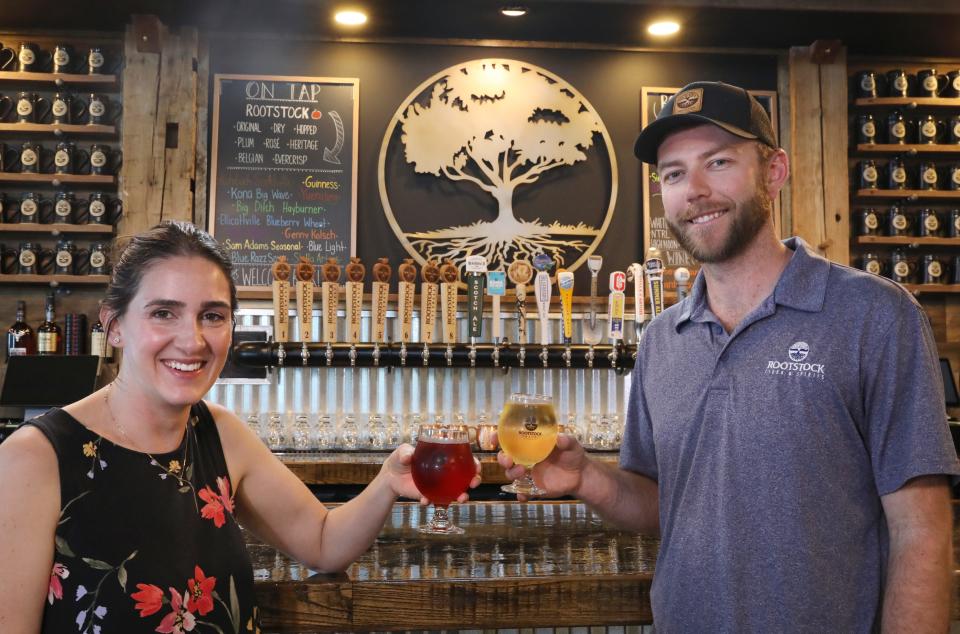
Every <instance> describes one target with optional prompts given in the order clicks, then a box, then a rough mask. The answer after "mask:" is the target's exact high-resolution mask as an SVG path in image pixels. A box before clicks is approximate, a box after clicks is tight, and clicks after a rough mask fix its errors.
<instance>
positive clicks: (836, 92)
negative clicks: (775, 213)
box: [782, 47, 850, 264]
mask: <svg viewBox="0 0 960 634" xmlns="http://www.w3.org/2000/svg"><path fill="white" fill-rule="evenodd" d="M788 73H789V79H788V81H787V82H786V83H787V85H788V89H789V95H787V96H782V97H783V98H789V101H790V112H791V114H792V118H791V120H790V141H791V146H790V148H789V154H790V163H791V175H792V176H791V180H790V183H789V185H788V186H789V187H790V190H791V194H790V201H791V218H792V221H793V233H794V234H795V235H798V236H800V237H801V238H803V239H804V240H805V241H806V242H807V243H809V244H810V245H811V246H812V247H814V248H815V249H817V251H818V252H820V253H821V254H822V255H824V256H825V257H827V258H829V259H831V260H833V261H834V262H840V263H842V264H849V263H850V211H849V208H850V205H849V196H850V193H849V185H848V180H847V78H846V77H847V60H846V52H845V51H844V50H842V49H841V50H839V51H837V54H836V55H835V56H834V57H833V59H832V60H831V61H829V62H826V63H817V62H815V61H813V59H812V55H811V49H810V47H794V48H791V49H790V54H789V63H788Z"/></svg>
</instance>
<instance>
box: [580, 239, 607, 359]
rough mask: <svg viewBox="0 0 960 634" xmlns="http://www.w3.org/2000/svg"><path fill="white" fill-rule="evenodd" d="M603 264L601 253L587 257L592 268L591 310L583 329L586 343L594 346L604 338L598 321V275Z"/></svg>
mask: <svg viewBox="0 0 960 634" xmlns="http://www.w3.org/2000/svg"><path fill="white" fill-rule="evenodd" d="M602 266H603V258H602V257H601V256H599V255H591V256H590V257H588V258H587V268H588V269H589V270H590V311H589V313H588V314H589V320H588V321H584V322H583V323H582V325H581V328H582V330H583V341H584V343H586V344H588V345H591V346H594V345H596V344H598V343H600V341H601V340H602V339H603V333H602V332H601V330H600V325H599V324H598V323H597V303H598V300H597V296H598V295H599V292H600V290H599V282H598V275H599V274H600V268H601V267H602Z"/></svg>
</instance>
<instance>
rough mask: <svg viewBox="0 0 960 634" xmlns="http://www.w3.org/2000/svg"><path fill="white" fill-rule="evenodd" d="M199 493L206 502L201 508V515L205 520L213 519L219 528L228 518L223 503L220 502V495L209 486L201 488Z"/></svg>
mask: <svg viewBox="0 0 960 634" xmlns="http://www.w3.org/2000/svg"><path fill="white" fill-rule="evenodd" d="M197 495H199V496H200V499H201V500H203V501H204V502H206V504H205V505H204V506H203V508H202V509H200V516H201V517H203V519H205V520H209V519H212V520H213V525H214V526H216V527H217V528H220V527H221V526H223V524H224V522H226V519H225V518H224V516H223V504H221V503H220V497H219V496H218V495H217V494H216V493H214V492H213V489H211V488H210V487H209V486H205V487H203V488H202V489H200V493H198V494H197Z"/></svg>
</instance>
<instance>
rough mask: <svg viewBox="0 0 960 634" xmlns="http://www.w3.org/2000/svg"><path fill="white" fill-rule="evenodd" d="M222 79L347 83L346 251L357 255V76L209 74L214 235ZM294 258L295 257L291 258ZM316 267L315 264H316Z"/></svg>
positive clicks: (209, 218) (210, 209) (249, 288)
mask: <svg viewBox="0 0 960 634" xmlns="http://www.w3.org/2000/svg"><path fill="white" fill-rule="evenodd" d="M223 80H240V81H277V82H302V83H311V84H321V85H327V86H338V87H340V86H350V87H351V88H352V98H353V113H352V116H353V125H352V134H353V137H352V143H353V147H352V149H351V153H350V154H351V156H350V189H351V191H350V198H351V200H350V246H349V249H348V252H349V254H350V256H356V254H357V178H358V175H357V168H358V166H359V157H360V139H359V132H360V79H359V78H358V77H310V76H304V75H244V74H239V75H238V74H231V73H216V74H214V76H213V127H212V128H211V130H212V134H211V137H212V141H211V146H210V187H209V193H210V195H209V196H208V198H207V200H208V203H207V231H208V232H209V233H210V235H212V236H214V237H216V210H217V173H218V172H219V169H218V156H219V154H218V151H219V141H220V95H221V82H222V81H223ZM293 259H294V260H296V257H294V258H293ZM318 270H319V267H318ZM263 288H268V285H258V286H243V285H237V291H238V292H244V291H256V290H261V289H263Z"/></svg>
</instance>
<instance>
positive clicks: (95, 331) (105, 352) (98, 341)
mask: <svg viewBox="0 0 960 634" xmlns="http://www.w3.org/2000/svg"><path fill="white" fill-rule="evenodd" d="M90 354H92V355H93V356H95V357H103V358H104V359H105V360H110V359H112V358H113V346H111V345H110V343H109V341H108V340H107V333H106V332H105V331H104V329H103V324H102V323H100V320H99V319H98V320H97V321H95V322H93V326H91V327H90Z"/></svg>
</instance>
